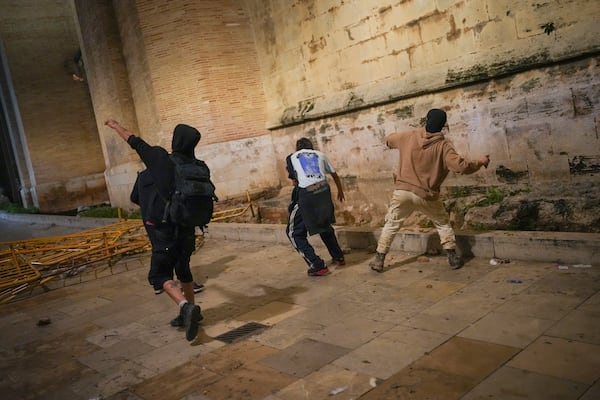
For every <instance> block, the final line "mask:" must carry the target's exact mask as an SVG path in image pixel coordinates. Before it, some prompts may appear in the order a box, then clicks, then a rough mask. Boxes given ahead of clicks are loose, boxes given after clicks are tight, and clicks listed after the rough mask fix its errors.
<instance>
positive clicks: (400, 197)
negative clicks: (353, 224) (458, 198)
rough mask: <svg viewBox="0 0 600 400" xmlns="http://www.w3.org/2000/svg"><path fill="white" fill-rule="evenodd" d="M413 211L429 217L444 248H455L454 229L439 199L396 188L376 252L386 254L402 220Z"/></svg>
mask: <svg viewBox="0 0 600 400" xmlns="http://www.w3.org/2000/svg"><path fill="white" fill-rule="evenodd" d="M414 211H420V212H422V213H423V214H425V215H426V216H427V217H428V218H430V219H431V221H432V222H433V224H434V225H435V228H436V229H437V231H438V233H439V235H440V242H441V243H442V247H443V248H444V249H446V250H449V249H455V248H456V236H455V235H454V229H452V226H451V225H450V219H449V216H448V213H447V212H446V210H445V209H444V204H443V203H442V201H441V200H439V199H438V200H424V199H422V198H421V197H419V196H417V195H416V194H414V193H412V192H409V191H406V190H399V189H396V190H394V193H393V194H392V200H391V201H390V205H389V208H388V211H387V214H386V216H385V225H384V227H383V229H382V231H381V237H380V238H379V242H378V243H377V252H378V253H382V254H387V252H388V251H389V250H390V246H391V245H392V241H393V240H394V238H395V237H396V234H397V233H398V230H399V229H400V228H401V227H402V224H403V223H404V220H406V218H407V217H409V216H410V214H412V213H413V212H414Z"/></svg>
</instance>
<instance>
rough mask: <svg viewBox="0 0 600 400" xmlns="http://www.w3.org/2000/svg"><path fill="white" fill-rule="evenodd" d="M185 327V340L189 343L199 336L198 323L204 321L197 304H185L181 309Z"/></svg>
mask: <svg viewBox="0 0 600 400" xmlns="http://www.w3.org/2000/svg"><path fill="white" fill-rule="evenodd" d="M181 314H182V315H183V322H184V325H185V338H186V339H187V340H188V342H191V341H192V340H194V338H195V337H196V335H197V334H198V322H200V320H202V314H201V313H200V307H199V306H197V305H195V304H190V303H185V304H184V305H183V308H182V309H181Z"/></svg>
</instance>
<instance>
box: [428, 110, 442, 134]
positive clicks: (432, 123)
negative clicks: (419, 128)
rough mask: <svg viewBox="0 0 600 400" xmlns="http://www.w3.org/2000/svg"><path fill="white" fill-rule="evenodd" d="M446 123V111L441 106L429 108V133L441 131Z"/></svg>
mask: <svg viewBox="0 0 600 400" xmlns="http://www.w3.org/2000/svg"><path fill="white" fill-rule="evenodd" d="M444 125H446V112H445V111H444V110H440V109H439V108H433V109H431V110H429V112H428V113H427V122H426V123H425V130H426V131H427V132H429V133H436V132H440V131H441V130H442V128H443V127H444Z"/></svg>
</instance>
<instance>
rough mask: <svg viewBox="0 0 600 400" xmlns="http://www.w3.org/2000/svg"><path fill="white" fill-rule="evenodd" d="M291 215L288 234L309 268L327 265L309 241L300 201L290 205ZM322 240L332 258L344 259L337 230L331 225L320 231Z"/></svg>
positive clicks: (287, 229)
mask: <svg viewBox="0 0 600 400" xmlns="http://www.w3.org/2000/svg"><path fill="white" fill-rule="evenodd" d="M289 211H290V215H289V218H288V223H287V228H286V234H287V237H288V239H289V240H290V242H291V243H292V246H294V249H296V251H297V252H298V253H299V254H300V255H301V256H302V258H303V259H304V261H305V262H306V264H307V265H308V267H309V268H314V269H320V268H323V267H324V266H325V261H323V259H322V258H321V257H319V256H318V255H317V254H316V253H315V249H314V248H313V247H312V245H311V244H310V243H309V242H308V231H307V229H306V225H305V223H304V219H303V218H302V211H301V210H300V207H299V205H298V203H292V204H290V207H289ZM319 236H320V237H321V240H322V241H323V243H324V244H325V246H326V247H327V250H328V251H329V254H330V255H331V258H333V259H334V260H343V259H344V253H343V252H342V249H341V248H340V245H339V243H338V241H337V238H336V236H335V230H334V229H333V227H332V226H331V225H329V228H328V229H326V230H323V231H322V232H320V233H319Z"/></svg>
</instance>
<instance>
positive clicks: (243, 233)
mask: <svg viewBox="0 0 600 400" xmlns="http://www.w3.org/2000/svg"><path fill="white" fill-rule="evenodd" d="M0 218H2V219H6V220H10V221H15V222H24V223H38V224H56V225H59V226H71V227H72V226H79V227H81V228H82V229H90V228H95V227H99V226H103V225H108V224H112V223H116V222H118V221H117V219H115V218H84V217H66V216H56V215H41V214H8V213H5V212H0ZM285 228H286V226H285V225H284V224H245V223H224V222H215V223H212V224H210V225H209V228H208V230H207V234H208V235H209V236H210V237H211V238H214V239H226V240H240V241H255V242H268V243H278V244H287V243H288V242H289V241H288V238H287V236H286V233H285ZM336 232H337V235H338V239H339V241H340V245H341V246H342V247H350V248H354V249H369V250H371V251H374V250H375V246H376V244H377V240H378V239H379V236H380V234H381V229H375V228H365V227H345V226H338V227H336ZM456 235H457V242H458V246H459V248H460V250H461V252H462V253H463V254H464V255H465V256H469V257H480V258H492V257H499V258H509V259H515V260H528V261H542V262H552V263H559V262H560V263H565V264H592V263H598V261H597V260H600V234H598V233H579V232H538V231H490V232H457V234H456ZM315 239H316V240H315ZM311 242H312V243H314V244H315V245H320V240H319V239H318V238H311ZM440 249H441V246H440V243H439V237H438V235H437V232H436V231H435V230H434V229H432V230H431V231H428V232H415V231H400V233H398V235H397V236H396V239H395V240H394V243H393V244H392V248H391V250H392V251H406V252H413V253H426V252H437V251H439V250H440Z"/></svg>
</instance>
